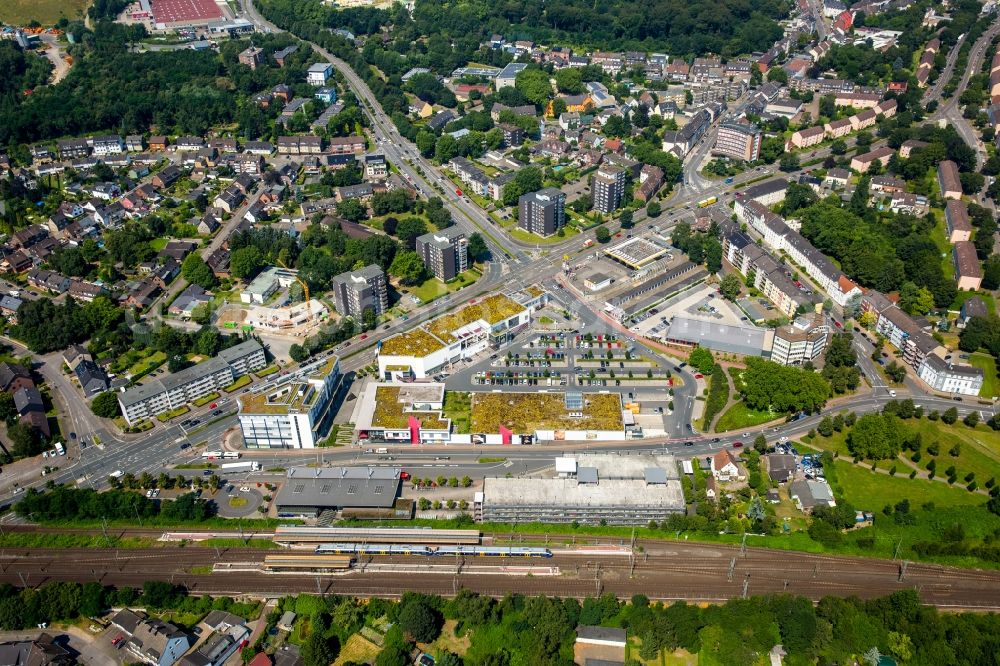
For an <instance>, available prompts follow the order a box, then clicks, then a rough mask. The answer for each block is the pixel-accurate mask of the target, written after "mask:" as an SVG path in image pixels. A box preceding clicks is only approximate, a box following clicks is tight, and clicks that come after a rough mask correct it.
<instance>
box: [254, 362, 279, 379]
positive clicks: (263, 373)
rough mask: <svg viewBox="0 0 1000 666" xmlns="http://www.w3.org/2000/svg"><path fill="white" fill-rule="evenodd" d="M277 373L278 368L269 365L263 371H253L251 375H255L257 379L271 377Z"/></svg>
mask: <svg viewBox="0 0 1000 666" xmlns="http://www.w3.org/2000/svg"><path fill="white" fill-rule="evenodd" d="M277 371H278V366H276V365H269V366H267V367H266V368H264V369H263V370H255V371H254V373H253V374H255V375H257V376H258V377H267V376H268V375H273V374H274V373H276V372H277Z"/></svg>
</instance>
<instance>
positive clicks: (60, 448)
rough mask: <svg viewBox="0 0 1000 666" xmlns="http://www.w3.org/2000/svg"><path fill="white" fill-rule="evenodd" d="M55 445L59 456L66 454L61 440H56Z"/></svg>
mask: <svg viewBox="0 0 1000 666" xmlns="http://www.w3.org/2000/svg"><path fill="white" fill-rule="evenodd" d="M55 447H56V453H58V454H59V455H61V456H64V455H66V447H65V446H63V445H62V442H56V443H55Z"/></svg>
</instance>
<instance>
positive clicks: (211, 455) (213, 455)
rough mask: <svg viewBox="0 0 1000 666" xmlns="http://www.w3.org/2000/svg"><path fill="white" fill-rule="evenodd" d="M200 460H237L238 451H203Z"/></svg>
mask: <svg viewBox="0 0 1000 666" xmlns="http://www.w3.org/2000/svg"><path fill="white" fill-rule="evenodd" d="M201 457H202V458H207V459H208V460H216V459H220V458H221V459H223V460H237V459H239V457H240V453H239V451H205V452H204V453H202V454H201Z"/></svg>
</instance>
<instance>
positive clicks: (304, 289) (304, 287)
mask: <svg viewBox="0 0 1000 666" xmlns="http://www.w3.org/2000/svg"><path fill="white" fill-rule="evenodd" d="M278 265H279V266H281V267H282V268H284V269H285V270H289V271H290V270H294V269H291V268H289V267H288V266H286V265H285V262H283V261H281V260H278ZM294 277H295V281H296V282H298V283H299V285H300V286H301V287H302V292H303V293H304V294H305V297H306V300H305V303H306V321H307V322H308V323H310V324H311V323H312V319H313V315H312V308H311V307H310V306H309V285H308V284H306V281H305V280H303V279H302V278H300V277H299V274H298V272H297V271H296V272H295V274H294Z"/></svg>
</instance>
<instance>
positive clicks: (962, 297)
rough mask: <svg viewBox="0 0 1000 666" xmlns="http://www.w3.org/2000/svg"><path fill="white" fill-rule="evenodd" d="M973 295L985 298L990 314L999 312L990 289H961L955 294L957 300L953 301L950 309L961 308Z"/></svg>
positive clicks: (956, 309)
mask: <svg viewBox="0 0 1000 666" xmlns="http://www.w3.org/2000/svg"><path fill="white" fill-rule="evenodd" d="M973 296H978V297H979V298H981V299H983V302H984V303H986V309H987V310H988V311H989V313H990V314H996V313H997V305H996V301H994V300H993V296H992V295H991V294H990V293H989V292H988V291H960V292H958V293H957V294H955V300H954V301H953V302H952V304H951V307H950V308H948V309H949V310H955V311H958V310H961V309H962V304H963V303H965V302H966V301H967V300H969V299H970V298H972V297H973Z"/></svg>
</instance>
